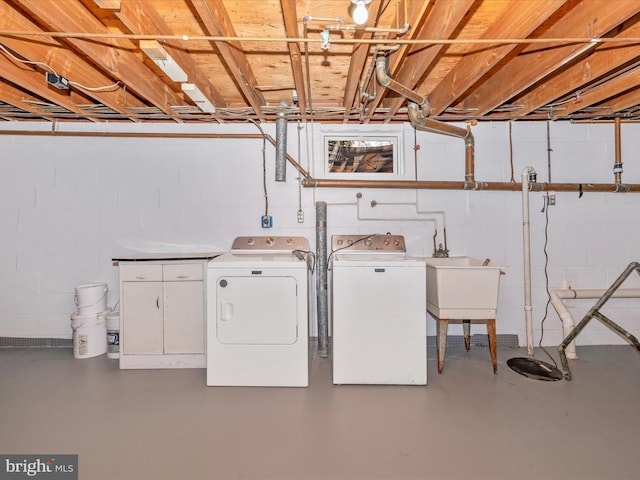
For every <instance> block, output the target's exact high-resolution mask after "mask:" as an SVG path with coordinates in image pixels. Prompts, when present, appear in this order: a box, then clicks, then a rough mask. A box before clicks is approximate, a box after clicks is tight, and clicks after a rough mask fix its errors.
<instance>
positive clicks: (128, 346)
mask: <svg viewBox="0 0 640 480" xmlns="http://www.w3.org/2000/svg"><path fill="white" fill-rule="evenodd" d="M120 308H121V315H122V332H121V339H122V340H121V344H120V347H121V348H122V353H123V354H125V355H127V354H162V353H163V338H164V334H163V322H162V318H163V308H164V307H163V298H162V282H122V298H121V299H120Z"/></svg>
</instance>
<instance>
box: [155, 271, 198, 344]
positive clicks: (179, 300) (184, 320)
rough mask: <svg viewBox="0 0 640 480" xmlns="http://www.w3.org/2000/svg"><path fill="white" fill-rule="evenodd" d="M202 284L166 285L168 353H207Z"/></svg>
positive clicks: (166, 342) (191, 282)
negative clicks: (205, 350) (205, 348)
mask: <svg viewBox="0 0 640 480" xmlns="http://www.w3.org/2000/svg"><path fill="white" fill-rule="evenodd" d="M204 318H205V317H204V286H203V282H202V281H180V282H164V353H167V354H171V353H204Z"/></svg>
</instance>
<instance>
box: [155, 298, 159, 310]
mask: <svg viewBox="0 0 640 480" xmlns="http://www.w3.org/2000/svg"><path fill="white" fill-rule="evenodd" d="M156 307H157V308H158V310H159V309H160V297H157V298H156Z"/></svg>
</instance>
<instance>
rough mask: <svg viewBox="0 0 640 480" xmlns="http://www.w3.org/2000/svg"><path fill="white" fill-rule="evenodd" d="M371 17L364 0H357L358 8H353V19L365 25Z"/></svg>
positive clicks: (358, 23) (357, 23)
mask: <svg viewBox="0 0 640 480" xmlns="http://www.w3.org/2000/svg"><path fill="white" fill-rule="evenodd" d="M368 18H369V12H368V11H367V7H365V6H364V0H358V1H357V2H356V8H355V9H354V10H353V21H354V22H356V25H364V24H365V23H367V19H368Z"/></svg>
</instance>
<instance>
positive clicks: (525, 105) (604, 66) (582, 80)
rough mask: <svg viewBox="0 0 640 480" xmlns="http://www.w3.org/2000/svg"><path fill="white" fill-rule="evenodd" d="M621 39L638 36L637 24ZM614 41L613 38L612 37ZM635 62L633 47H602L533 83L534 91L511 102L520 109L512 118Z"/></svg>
mask: <svg viewBox="0 0 640 480" xmlns="http://www.w3.org/2000/svg"><path fill="white" fill-rule="evenodd" d="M618 36H621V37H627V36H629V37H634V36H640V24H634V25H632V26H631V27H629V28H628V29H626V30H623V31H622V32H620V33H619V34H618ZM614 38H615V37H614ZM637 60H638V50H637V49H636V48H635V45H625V44H621V45H619V46H617V47H614V48H611V46H607V45H603V46H598V47H597V48H596V50H594V51H593V53H591V55H589V56H588V57H587V58H585V59H584V60H582V61H579V62H578V63H576V64H574V65H570V66H568V67H567V68H566V69H565V70H563V71H562V72H561V73H559V74H557V75H555V76H553V77H551V78H549V79H548V80H545V81H544V82H542V83H538V84H536V88H535V89H532V90H531V91H530V92H528V93H527V94H525V95H523V96H521V97H520V98H518V99H517V100H516V102H515V103H517V104H518V106H521V107H522V108H519V109H518V110H517V111H515V112H513V114H512V115H514V116H518V117H519V116H522V115H528V114H529V113H531V112H533V111H535V110H537V109H539V108H541V107H543V106H545V105H548V104H549V103H551V102H553V101H554V100H558V99H560V98H562V97H564V96H566V95H567V94H569V93H571V92H574V91H576V90H580V89H581V88H583V87H584V86H585V85H588V84H589V83H590V82H593V81H594V80H596V79H597V78H600V77H603V76H606V75H608V74H610V73H611V72H615V71H616V70H618V69H620V68H621V67H622V66H624V65H626V64H628V63H629V62H633V61H637Z"/></svg>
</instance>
